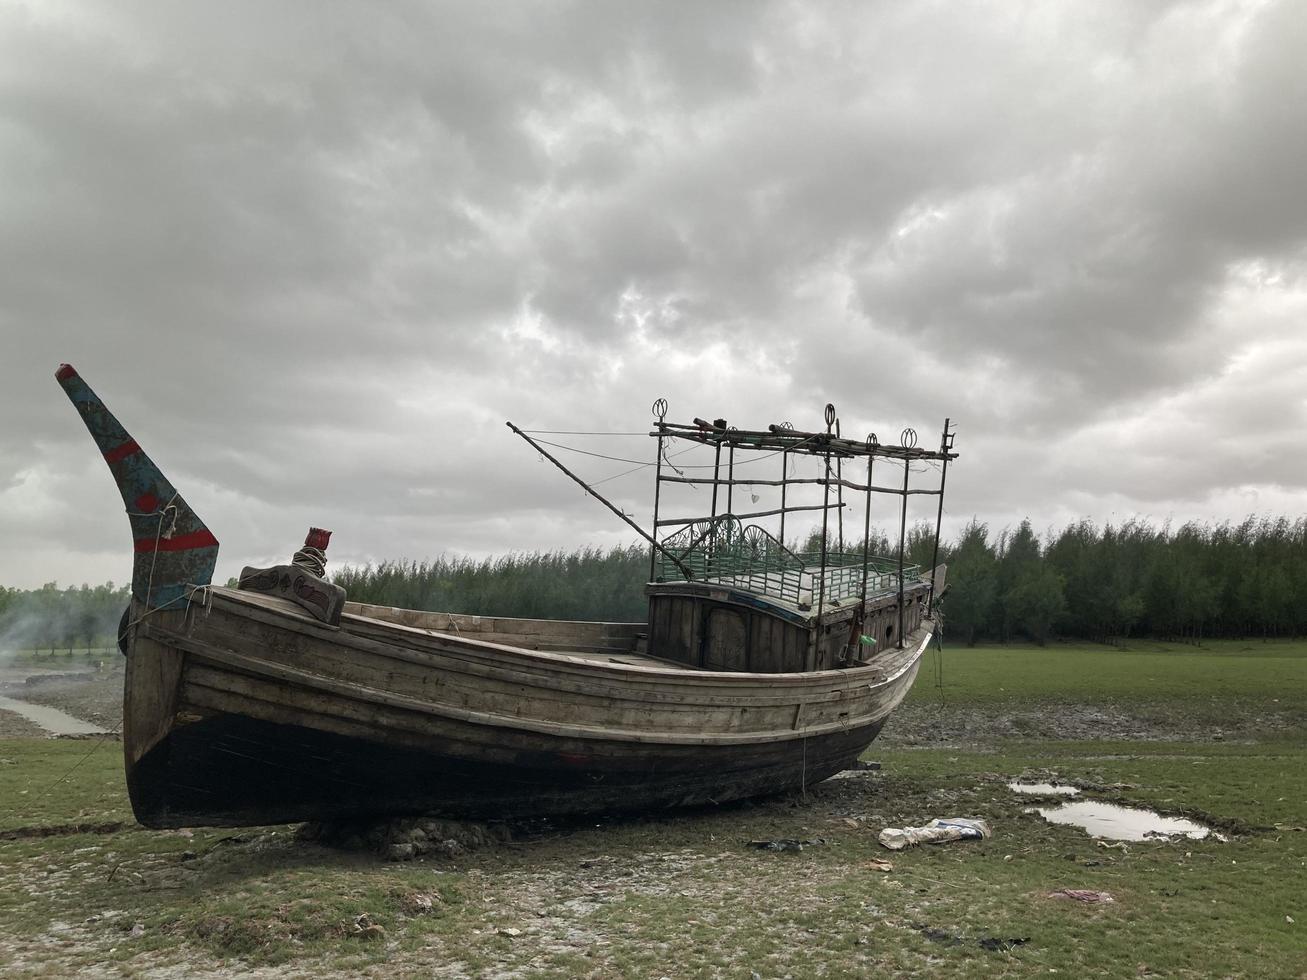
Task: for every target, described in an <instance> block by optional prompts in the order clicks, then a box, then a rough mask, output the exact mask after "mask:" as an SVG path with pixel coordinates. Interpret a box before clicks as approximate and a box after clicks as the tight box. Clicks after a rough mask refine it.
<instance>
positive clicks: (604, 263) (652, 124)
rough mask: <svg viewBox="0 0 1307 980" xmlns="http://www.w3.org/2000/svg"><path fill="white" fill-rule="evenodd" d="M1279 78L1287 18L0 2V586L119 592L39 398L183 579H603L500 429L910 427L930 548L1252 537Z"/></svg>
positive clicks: (605, 533) (582, 507) (1292, 188)
mask: <svg viewBox="0 0 1307 980" xmlns="http://www.w3.org/2000/svg"><path fill="white" fill-rule="evenodd" d="M1304 51H1307V4H1303V3H1300V2H1295V0H1283V2H1278V3H1277V2H1256V0H1254V2H1237V0H1236V2H1204V3H1162V2H1146V0H1123V2H1119V3H1112V2H1097V3H1092V4H1086V3H1083V2H1079V0H1071V2H1066V3H1050V2H1044V0H1041V2H1035V3H1030V4H1020V3H1016V2H1012V0H996V2H993V3H979V2H977V3H954V2H949V3H943V2H940V3H900V2H874V0H865V2H864V0H859V2H850V3H835V2H832V3H819V2H818V3H813V2H805V3H764V2H755V0H748V2H725V0H714V2H711V3H704V2H669V3H658V4H651V3H644V4H635V3H622V2H616V0H602V2H593V3H567V2H561V0H559V2H542V3H536V4H528V3H521V4H494V5H487V4H474V3H466V4H440V3H429V2H409V3H405V2H391V3H387V4H384V5H382V4H372V3H354V4H351V3H343V2H331V3H323V2H318V0H313V2H308V0H306V2H302V3H294V2H283V3H277V4H267V3H263V2H257V3H256V2H245V3H243V2H224V3H175V2H162V0H160V2H155V3H132V2H119V3H115V4H112V5H110V4H103V3H96V2H87V3H70V2H64V0H29V2H22V0H18V2H15V0H0V345H2V347H0V350H2V351H3V353H0V584H8V585H11V586H22V587H34V586H38V585H39V584H40V583H42V582H44V581H49V580H52V579H53V580H58V581H59V582H60V583H61V584H65V583H70V582H71V583H80V582H82V581H90V582H102V581H105V580H107V579H112V580H114V581H116V582H122V581H124V580H125V579H126V578H128V577H129V575H130V554H129V551H130V534H129V531H128V527H127V522H126V519H125V518H124V517H123V515H122V505H121V502H120V501H119V500H118V498H117V495H116V493H115V491H114V489H113V486H112V483H111V481H110V478H109V476H108V471H107V470H106V469H105V467H104V464H103V463H102V461H101V460H100V459H99V458H98V456H97V454H96V453H95V451H94V449H93V447H92V445H91V443H90V441H89V439H88V438H87V436H86V434H85V432H84V430H83V429H82V427H81V424H80V422H79V420H78V418H77V416H76V414H75V412H74V411H73V410H72V409H71V407H70V406H69V405H68V404H67V402H66V401H65V400H64V397H63V395H62V393H61V392H60V390H59V389H58V387H57V386H56V385H55V383H54V381H53V373H54V371H55V369H56V367H57V366H58V364H59V363H60V362H61V361H68V362H71V363H73V364H75V365H76V366H77V368H78V369H79V370H80V371H81V373H82V375H83V376H84V377H85V378H86V379H87V380H88V381H89V382H90V383H91V385H92V386H93V387H95V388H96V389H97V391H98V392H99V393H100V394H101V395H102V396H103V397H104V398H105V400H106V401H107V402H108V403H109V405H110V407H111V408H113V409H114V410H115V412H116V413H117V414H118V416H119V418H120V419H121V420H122V421H123V423H124V424H125V425H126V426H127V428H128V429H129V430H130V431H131V432H132V434H133V435H134V436H136V437H137V439H138V440H139V441H140V442H141V444H142V445H143V446H144V447H145V448H146V450H147V451H148V452H149V453H150V454H151V455H152V456H153V457H154V459H155V461H156V462H158V463H159V464H160V466H161V467H162V468H163V469H164V470H165V472H167V473H168V474H169V475H170V476H171V478H172V480H173V482H174V483H175V484H176V485H177V486H178V488H179V489H181V491H182V492H183V493H184V494H185V495H186V497H187V498H188V500H189V501H190V502H191V504H192V505H193V506H194V508H195V509H196V510H197V511H198V512H199V513H200V514H201V515H202V516H203V517H204V518H205V520H206V521H207V522H208V524H209V526H210V527H211V528H212V529H213V530H214V532H215V533H216V534H217V536H218V538H219V539H220V540H221V541H222V543H223V545H222V554H221V556H220V560H219V568H218V575H219V577H220V578H223V579H225V578H226V577H227V576H228V575H232V574H235V573H236V572H238V571H239V569H240V567H241V565H243V564H245V563H252V564H260V563H271V562H274V561H284V560H285V559H286V558H287V557H288V556H289V554H290V552H291V551H293V550H294V548H295V547H296V546H297V545H298V543H299V542H300V541H301V540H302V537H303V533H304V529H305V528H306V527H307V526H308V525H310V524H318V525H321V526H325V527H329V528H332V529H333V530H334V531H335V532H336V536H335V538H334V539H333V543H332V549H331V551H332V557H333V558H334V560H335V561H336V562H340V561H351V562H361V561H367V560H377V559H381V558H387V557H402V556H407V557H411V558H421V557H426V556H434V555H438V554H440V553H442V552H450V553H452V552H461V553H469V554H475V555H484V554H491V553H499V552H504V551H508V550H510V549H512V550H519V551H521V550H535V549H550V548H556V547H572V546H576V545H582V544H594V545H600V546H608V545H611V544H617V543H624V542H627V541H629V540H632V538H633V535H632V534H631V532H630V531H629V530H628V529H627V528H625V527H624V526H623V525H621V524H620V523H618V522H617V521H616V520H615V519H614V518H613V517H612V516H611V515H610V514H608V512H607V511H605V510H603V509H602V508H600V507H598V506H597V505H596V504H595V503H594V501H592V500H587V499H586V498H585V497H584V495H583V494H581V492H580V491H579V490H578V489H577V488H576V487H575V486H573V485H571V484H570V483H568V482H567V481H566V480H565V479H564V478H562V477H561V475H559V474H557V473H556V472H555V471H553V470H552V468H551V467H549V466H548V465H547V464H545V463H542V462H541V461H540V459H539V457H538V456H537V455H536V454H535V453H534V452H532V451H531V450H530V449H529V448H528V447H526V446H525V445H524V444H522V443H521V442H520V441H518V440H517V439H516V438H515V437H514V436H513V435H512V434H511V433H510V432H508V430H507V429H506V428H505V427H504V425H503V422H504V420H506V419H511V420H513V421H515V422H517V423H518V424H519V425H522V426H523V427H527V428H538V429H549V430H576V431H586V432H627V431H630V432H641V431H647V426H648V424H649V420H650V403H651V402H652V401H653V400H654V399H655V398H658V397H665V398H667V399H668V401H669V402H670V405H671V412H670V416H669V417H670V418H673V419H678V420H679V419H684V420H688V419H689V418H690V417H692V416H695V415H699V416H704V417H708V418H715V417H719V416H724V417H726V418H727V419H729V420H730V422H731V423H732V424H736V425H739V426H740V427H745V428H747V427H756V426H762V425H765V424H766V423H768V422H776V421H782V420H786V421H791V422H793V423H794V424H795V425H796V426H798V427H799V428H815V427H817V426H818V425H819V424H820V419H821V412H822V407H823V406H824V405H825V403H826V402H828V401H829V402H833V403H834V404H835V405H836V406H837V408H838V410H839V413H840V417H841V423H842V426H843V430H844V432H845V434H852V435H855V436H858V437H861V436H862V435H864V434H865V433H866V432H869V431H876V432H877V433H878V434H879V435H880V436H881V438H882V439H888V438H890V437H893V436H895V435H897V433H898V432H899V431H900V430H901V429H902V428H903V427H904V426H908V425H911V426H915V427H916V428H917V429H918V430H919V431H920V432H921V433H922V442H923V443H935V442H937V440H938V431H939V428H940V426H941V424H942V421H943V419H944V417H945V416H951V417H953V418H954V419H956V420H957V423H958V437H957V445H956V448H957V450H958V451H959V452H960V453H961V454H962V455H961V458H960V459H959V461H958V462H957V464H955V466H954V467H952V468H951V469H950V471H949V490H950V493H949V501H948V508H947V517H946V521H947V522H948V523H947V527H948V528H957V527H958V526H960V524H961V523H962V522H964V521H966V520H967V519H969V518H970V517H972V516H973V515H974V516H976V517H979V518H980V519H982V520H985V521H988V522H989V523H990V525H991V527H994V528H1001V527H1003V526H1007V525H1011V524H1013V523H1014V522H1016V521H1019V520H1020V519H1021V518H1023V517H1027V516H1028V517H1030V518H1031V519H1032V520H1033V521H1034V522H1035V524H1036V527H1037V528H1039V529H1043V528H1047V527H1050V526H1051V527H1060V526H1061V525H1063V524H1064V523H1066V522H1067V521H1069V520H1073V519H1077V518H1080V517H1090V518H1093V519H1095V520H1097V521H1100V522H1101V521H1105V520H1112V521H1120V520H1123V519H1125V518H1127V517H1130V516H1132V515H1141V516H1146V517H1150V518H1152V519H1154V520H1158V521H1161V520H1166V519H1168V518H1169V519H1172V520H1175V521H1182V520H1186V519H1202V520H1223V519H1238V518H1240V517H1242V516H1244V515H1246V514H1249V513H1259V514H1276V515H1278V514H1287V515H1289V516H1292V517H1296V516H1299V515H1301V514H1303V513H1304V511H1307V461H1305V460H1307V456H1305V455H1304V453H1303V451H1302V442H1303V434H1304V431H1307V429H1305V426H1304V421H1307V420H1305V418H1304V416H1305V415H1307V400H1305V396H1304V393H1307V332H1305V331H1304V323H1305V322H1307V321H1305V315H1307V279H1305V278H1304V273H1305V271H1307V68H1304V64H1307V62H1305V61H1304V58H1303V52H1304ZM547 438H550V439H551V440H553V441H559V442H565V443H567V444H568V445H572V446H579V447H583V448H588V449H590V450H591V451H593V452H598V453H601V454H604V455H610V456H615V457H619V458H623V459H631V460H634V461H635V462H639V461H647V460H651V459H652V458H653V451H654V450H653V445H652V441H651V440H649V439H648V438H647V437H641V436H631V437H619V436H611V437H594V436H549V437H547ZM560 455H561V456H563V457H566V461H567V462H568V463H569V464H570V465H574V466H575V468H576V469H577V470H578V471H579V472H581V473H583V474H584V475H585V476H587V477H588V478H590V479H594V480H605V479H607V478H609V477H613V476H615V475H616V474H619V473H622V472H624V471H627V470H631V469H633V464H628V463H622V462H619V461H617V460H606V459H602V458H599V457H597V456H582V455H579V454H575V453H568V452H563V451H560ZM765 475H772V476H774V475H775V474H765ZM929 476H930V475H929V474H927V475H926V476H923V479H925V478H928V477H929ZM603 489H604V490H605V491H606V492H608V493H610V494H611V495H612V496H613V498H614V499H615V500H616V501H617V502H618V503H619V504H620V505H621V506H623V507H624V508H625V509H627V510H628V511H630V512H631V513H632V514H634V515H637V516H640V517H644V516H645V515H647V513H648V509H649V506H650V501H651V497H652V483H651V480H650V473H649V470H648V468H647V467H646V468H643V469H638V470H637V471H636V472H633V473H629V474H627V475H626V476H622V477H619V478H616V479H611V480H607V482H605V483H604V484H603ZM687 499H688V502H687V503H686V504H685V506H689V507H693V506H695V502H694V498H693V493H692V492H691V494H690V497H689V498H687ZM883 516H884V515H878V518H879V517H883Z"/></svg>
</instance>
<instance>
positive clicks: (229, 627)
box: [124, 588, 930, 827]
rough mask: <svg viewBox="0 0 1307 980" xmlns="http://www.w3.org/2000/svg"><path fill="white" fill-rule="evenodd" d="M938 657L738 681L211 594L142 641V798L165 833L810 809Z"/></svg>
mask: <svg viewBox="0 0 1307 980" xmlns="http://www.w3.org/2000/svg"><path fill="white" fill-rule="evenodd" d="M394 612H395V618H400V619H402V618H404V616H405V615H407V616H408V617H409V618H410V620H412V619H413V617H420V616H422V615H426V616H427V617H428V621H429V620H430V619H431V617H432V614H413V613H409V614H403V613H401V611H394ZM501 622H502V621H501ZM455 625H456V624H455ZM555 625H558V626H560V627H562V626H565V625H566V624H555ZM578 625H580V626H589V627H591V628H592V629H591V632H594V630H595V629H598V630H599V634H602V635H608V636H610V637H615V639H613V640H612V641H611V642H612V643H614V644H617V645H619V646H620V645H623V644H629V645H634V642H635V641H634V633H633V632H630V630H625V631H624V629H623V628H622V627H620V626H616V627H612V628H605V627H604V624H578ZM627 635H629V637H630V638H629V639H627V638H626V636H627ZM929 635H930V624H929V623H925V624H923V626H922V628H921V629H919V630H918V631H917V632H916V633H915V634H914V635H913V636H912V637H911V638H910V639H911V644H910V645H908V646H905V648H904V649H903V650H901V651H886V652H885V654H883V655H881V658H880V660H881V662H879V663H876V664H873V665H871V666H868V667H858V668H852V669H847V670H838V671H822V672H817V673H805V674H741V673H724V672H714V671H702V670H686V669H682V668H678V667H675V666H666V667H663V666H657V665H650V664H649V663H647V662H637V661H641V660H647V658H638V657H637V656H636V655H634V654H633V653H632V654H630V655H626V656H623V655H621V654H620V653H619V654H617V655H616V656H611V657H609V656H605V654H604V651H603V650H602V649H599V650H598V651H596V650H591V651H589V654H588V656H580V655H568V654H565V653H558V652H549V651H545V650H532V649H527V648H525V647H523V646H510V645H507V644H504V643H493V642H486V641H482V640H478V639H474V638H470V637H468V636H459V635H456V634H455V633H453V632H447V631H442V630H438V629H428V628H420V627H415V626H405V625H402V624H400V623H397V622H384V621H382V620H379V619H376V618H373V617H369V616H359V615H346V616H345V617H344V619H343V620H342V625H341V628H340V629H339V630H333V629H331V628H329V627H326V626H323V625H322V624H320V623H317V622H316V621H314V620H313V619H311V618H310V617H308V616H307V615H305V614H304V613H303V612H302V611H301V610H299V609H298V608H296V607H294V606H292V605H291V604H290V603H287V602H284V601H282V600H276V599H271V598H268V597H264V596H252V595H250V594H247V593H240V592H235V591H232V590H227V589H217V588H214V589H208V590H204V591H203V593H202V594H197V595H196V596H195V601H193V602H192V604H191V606H190V607H189V609H188V610H186V611H184V612H165V613H161V614H155V615H152V616H149V617H147V618H146V619H145V620H144V621H143V622H142V623H140V624H139V625H138V626H137V627H136V631H135V635H134V637H133V643H132V649H131V652H130V654H129V657H128V677H127V691H126V712H125V722H124V743H125V744H124V748H125V752H126V756H127V777H128V779H127V781H128V789H129V792H130V796H131V801H132V806H133V809H134V811H135V814H136V817H137V819H138V820H139V821H140V822H141V823H142V824H144V825H146V826H150V827H177V826H199V825H218V826H242V825H257V824H266V823H277V822H290V821H299V820H336V819H348V818H358V817H364V816H378V815H399V814H412V813H432V814H441V815H445V816H450V817H458V818H476V819H510V818H525V817H536V816H559V815H567V814H579V813H591V812H608V811H621V810H647V809H655V808H661V807H672V806H692V805H699V804H705V803H712V802H725V801H727V800H732V799H737V798H741V797H746V796H753V795H758V794H763V793H776V792H785V791H789V790H797V789H799V788H800V787H802V786H805V785H810V784H812V783H815V782H818V781H819V780H822V779H825V778H826V777H828V776H830V775H832V774H834V773H836V772H838V771H840V770H843V769H846V768H848V767H850V766H851V765H852V764H853V762H854V761H855V760H856V759H857V757H858V755H859V754H860V753H861V752H862V751H864V750H865V749H866V747H867V745H868V744H869V743H870V742H871V741H872V740H873V739H874V738H875V737H876V735H877V733H878V732H879V731H880V729H881V726H882V725H883V724H884V722H885V719H886V718H887V717H888V715H889V713H890V711H891V710H892V709H893V707H894V706H895V705H897V704H898V702H899V701H900V700H901V699H902V697H903V696H904V694H906V692H907V690H908V688H909V687H910V686H911V683H912V681H913V679H914V678H915V676H916V673H917V667H918V664H919V660H920V656H921V652H922V650H923V649H924V647H925V643H926V641H927V640H928V639H929ZM581 639H584V637H582V638H581ZM576 645H586V644H583V643H581V642H580V641H579V640H577V641H576ZM589 645H590V646H594V644H589ZM613 661H623V662H613Z"/></svg>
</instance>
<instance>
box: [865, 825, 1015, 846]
mask: <svg viewBox="0 0 1307 980" xmlns="http://www.w3.org/2000/svg"><path fill="white" fill-rule="evenodd" d="M992 836H993V831H991V830H990V829H989V824H987V823H985V821H983V820H975V819H972V818H970V817H950V818H948V819H947V820H940V819H938V818H936V819H935V820H932V821H931V822H930V823H928V824H926V825H925V826H924V827H886V828H885V829H884V830H882V831H881V832H880V836H879V837H878V838H877V840H879V841H880V843H881V845H882V846H884V847H888V848H889V849H890V850H891V851H901V850H903V848H905V847H913V846H915V845H917V844H945V843H947V842H949V841H955V840H983V839H984V838H986V837H992Z"/></svg>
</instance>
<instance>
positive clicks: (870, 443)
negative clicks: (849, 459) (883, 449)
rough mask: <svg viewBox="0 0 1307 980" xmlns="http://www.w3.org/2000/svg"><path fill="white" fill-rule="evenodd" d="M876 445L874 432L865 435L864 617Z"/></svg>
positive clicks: (869, 556)
mask: <svg viewBox="0 0 1307 980" xmlns="http://www.w3.org/2000/svg"><path fill="white" fill-rule="evenodd" d="M876 445H878V443H877V441H876V433H874V432H872V433H870V434H869V435H868V436H867V494H866V497H867V507H866V512H865V514H864V516H863V519H862V611H863V616H864V617H865V616H866V611H867V569H868V567H869V566H870V565H871V468H872V467H873V466H874V465H875V463H876V456H875V453H874V452H873V451H872V448H873V447H874V446H876Z"/></svg>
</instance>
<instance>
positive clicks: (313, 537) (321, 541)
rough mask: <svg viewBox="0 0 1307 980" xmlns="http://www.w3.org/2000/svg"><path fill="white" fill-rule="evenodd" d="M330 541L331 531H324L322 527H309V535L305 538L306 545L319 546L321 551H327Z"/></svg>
mask: <svg viewBox="0 0 1307 980" xmlns="http://www.w3.org/2000/svg"><path fill="white" fill-rule="evenodd" d="M330 541H331V532H330V531H324V530H323V529H322V528H320V527H311V528H309V536H308V537H307V538H305V539H304V547H306V548H317V549H318V550H319V551H326V550H327V544H328V543H329V542H330Z"/></svg>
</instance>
